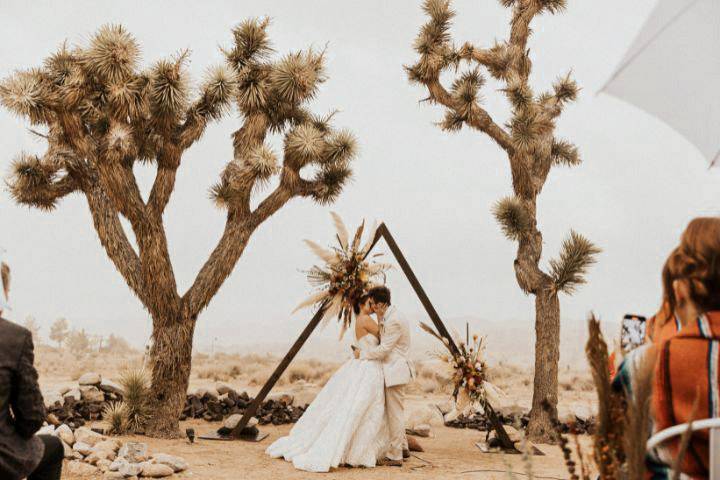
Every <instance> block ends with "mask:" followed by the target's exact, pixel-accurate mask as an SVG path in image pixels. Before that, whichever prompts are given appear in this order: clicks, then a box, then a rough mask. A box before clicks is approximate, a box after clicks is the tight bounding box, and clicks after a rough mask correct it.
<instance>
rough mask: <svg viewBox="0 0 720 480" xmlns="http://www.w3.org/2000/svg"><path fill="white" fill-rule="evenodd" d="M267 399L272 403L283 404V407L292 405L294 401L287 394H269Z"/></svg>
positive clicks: (293, 398)
mask: <svg viewBox="0 0 720 480" xmlns="http://www.w3.org/2000/svg"><path fill="white" fill-rule="evenodd" d="M267 399H268V400H272V401H273V402H279V403H284V404H285V405H292V404H293V402H294V401H295V397H293V396H292V395H291V394H289V393H287V392H277V393H271V394H270V395H268V396H267Z"/></svg>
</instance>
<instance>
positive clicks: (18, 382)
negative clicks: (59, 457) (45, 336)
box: [0, 318, 45, 480]
mask: <svg viewBox="0 0 720 480" xmlns="http://www.w3.org/2000/svg"><path fill="white" fill-rule="evenodd" d="M34 359H35V357H34V353H33V341H32V335H31V334H30V332H29V331H28V330H27V329H25V328H23V327H21V326H19V325H16V324H14V323H11V322H8V321H7V320H5V319H2V318H0V478H2V479H8V480H11V479H20V478H24V477H26V476H28V474H30V473H31V472H32V471H33V470H35V468H36V467H37V465H38V464H39V463H40V459H41V458H42V455H43V450H44V447H43V443H42V441H41V440H40V439H39V438H38V437H36V436H35V432H37V431H38V430H39V429H40V427H42V424H43V422H44V421H45V405H44V402H43V398H42V394H41V393H40V387H39V385H38V374H37V371H36V370H35V367H34V366H33V362H34Z"/></svg>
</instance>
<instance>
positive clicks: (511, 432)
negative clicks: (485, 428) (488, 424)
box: [488, 425, 522, 445]
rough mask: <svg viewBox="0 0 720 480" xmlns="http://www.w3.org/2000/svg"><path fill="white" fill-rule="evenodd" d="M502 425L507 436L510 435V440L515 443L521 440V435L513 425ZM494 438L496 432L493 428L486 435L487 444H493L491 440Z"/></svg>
mask: <svg viewBox="0 0 720 480" xmlns="http://www.w3.org/2000/svg"><path fill="white" fill-rule="evenodd" d="M503 427H505V432H506V433H507V434H508V437H510V441H511V442H513V443H517V442H519V441H520V440H522V435H521V434H520V432H518V431H517V430H516V429H515V428H514V427H512V426H511V425H503ZM496 438H497V432H495V430H493V431H492V432H490V435H488V444H493V440H495V439H496ZM498 445H499V443H498Z"/></svg>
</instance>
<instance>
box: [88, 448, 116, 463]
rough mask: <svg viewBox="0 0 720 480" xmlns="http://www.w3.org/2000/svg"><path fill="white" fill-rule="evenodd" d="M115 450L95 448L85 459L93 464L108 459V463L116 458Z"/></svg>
mask: <svg viewBox="0 0 720 480" xmlns="http://www.w3.org/2000/svg"><path fill="white" fill-rule="evenodd" d="M115 456H116V455H115V452H113V451H112V450H95V449H93V451H92V452H91V453H90V455H88V456H87V457H85V461H86V462H87V463H89V464H91V465H97V464H98V463H99V462H100V461H102V460H107V462H108V465H110V463H111V462H112V461H113V460H115Z"/></svg>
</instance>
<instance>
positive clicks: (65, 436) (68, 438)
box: [55, 423, 75, 447]
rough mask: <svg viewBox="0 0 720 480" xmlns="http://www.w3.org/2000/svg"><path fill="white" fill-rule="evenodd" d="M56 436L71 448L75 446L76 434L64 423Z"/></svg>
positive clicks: (57, 430)
mask: <svg viewBox="0 0 720 480" xmlns="http://www.w3.org/2000/svg"><path fill="white" fill-rule="evenodd" d="M55 436H56V437H58V438H59V439H60V440H62V441H63V442H65V443H66V444H68V445H70V446H71V447H72V446H73V445H74V444H75V434H74V433H73V431H72V430H71V429H70V427H68V426H67V425H65V424H64V423H63V424H62V425H60V426H59V427H57V428H56V429H55Z"/></svg>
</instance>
